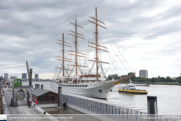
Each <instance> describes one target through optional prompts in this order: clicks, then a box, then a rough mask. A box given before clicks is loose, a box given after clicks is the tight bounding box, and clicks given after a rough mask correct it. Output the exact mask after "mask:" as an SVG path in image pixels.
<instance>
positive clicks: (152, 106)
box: [147, 96, 158, 121]
mask: <svg viewBox="0 0 181 121" xmlns="http://www.w3.org/2000/svg"><path fill="white" fill-rule="evenodd" d="M147 110H148V115H147V116H148V117H150V119H149V121H157V120H158V115H157V114H158V108H157V97H156V96H147Z"/></svg>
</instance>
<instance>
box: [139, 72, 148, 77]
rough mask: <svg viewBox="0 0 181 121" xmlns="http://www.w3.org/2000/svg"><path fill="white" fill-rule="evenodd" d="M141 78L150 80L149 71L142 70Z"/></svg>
mask: <svg viewBox="0 0 181 121" xmlns="http://www.w3.org/2000/svg"><path fill="white" fill-rule="evenodd" d="M139 77H142V78H148V71H147V70H140V71H139Z"/></svg>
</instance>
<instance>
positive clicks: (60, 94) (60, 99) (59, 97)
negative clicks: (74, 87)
mask: <svg viewBox="0 0 181 121" xmlns="http://www.w3.org/2000/svg"><path fill="white" fill-rule="evenodd" d="M61 106H62V87H58V107H61Z"/></svg>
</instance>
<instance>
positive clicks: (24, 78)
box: [22, 73, 27, 81]
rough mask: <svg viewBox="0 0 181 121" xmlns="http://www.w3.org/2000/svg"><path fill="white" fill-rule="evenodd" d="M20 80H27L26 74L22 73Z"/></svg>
mask: <svg viewBox="0 0 181 121" xmlns="http://www.w3.org/2000/svg"><path fill="white" fill-rule="evenodd" d="M22 80H23V81H26V80H27V73H22Z"/></svg>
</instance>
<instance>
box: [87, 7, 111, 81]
mask: <svg viewBox="0 0 181 121" xmlns="http://www.w3.org/2000/svg"><path fill="white" fill-rule="evenodd" d="M95 13H96V16H95V18H94V17H91V16H89V17H90V18H92V19H94V20H95V22H93V21H90V20H88V21H89V22H91V23H93V24H95V28H96V31H95V35H96V36H95V43H92V42H89V43H90V44H93V45H95V47H94V46H90V45H88V46H89V47H92V48H95V50H96V60H89V61H94V62H96V77H97V81H99V66H98V63H106V64H109V63H107V62H103V61H99V55H98V50H102V51H105V52H108V51H107V50H105V49H107V48H106V47H104V46H102V45H99V43H98V26H100V27H102V28H104V29H107V28H106V27H104V26H102V25H100V24H98V22H100V23H102V24H105V23H104V22H102V21H100V20H98V18H97V7H96V8H95ZM102 48H104V49H102Z"/></svg>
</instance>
